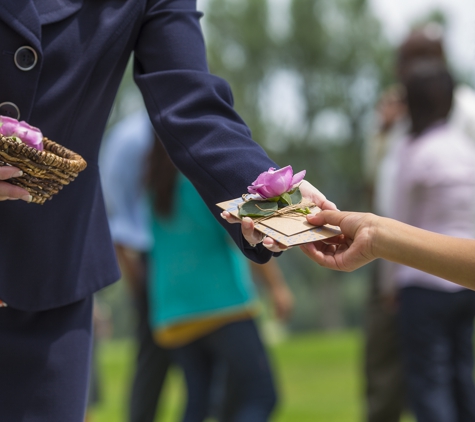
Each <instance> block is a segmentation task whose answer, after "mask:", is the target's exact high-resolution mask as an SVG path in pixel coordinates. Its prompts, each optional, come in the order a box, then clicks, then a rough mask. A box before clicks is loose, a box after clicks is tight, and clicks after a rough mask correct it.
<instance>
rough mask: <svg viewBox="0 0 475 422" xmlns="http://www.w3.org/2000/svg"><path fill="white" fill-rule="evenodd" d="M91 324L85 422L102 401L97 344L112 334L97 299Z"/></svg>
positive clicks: (105, 314) (110, 323)
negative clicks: (91, 338)
mask: <svg viewBox="0 0 475 422" xmlns="http://www.w3.org/2000/svg"><path fill="white" fill-rule="evenodd" d="M92 324H93V335H94V339H93V344H92V357H91V366H90V371H89V391H88V397H87V411H86V417H85V419H84V421H85V422H92V421H93V419H92V417H91V411H92V409H93V408H95V407H96V406H98V405H99V404H100V403H101V401H102V397H103V392H102V388H103V387H102V381H101V370H100V365H99V356H98V353H99V352H98V348H99V343H100V342H101V341H102V340H104V339H107V338H110V337H111V334H112V321H111V319H110V315H109V312H108V308H107V307H105V306H104V305H103V304H101V302H99V300H98V299H97V297H94V305H93V315H92Z"/></svg>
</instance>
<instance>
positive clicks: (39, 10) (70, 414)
mask: <svg viewBox="0 0 475 422" xmlns="http://www.w3.org/2000/svg"><path fill="white" fill-rule="evenodd" d="M200 17H201V13H200V12H198V11H197V10H196V2H195V1H194V0H101V1H91V0H62V1H61V2H59V1H58V0H42V1H39V0H7V1H3V2H2V3H1V5H0V50H1V51H2V54H1V55H0V61H1V64H0V115H5V116H9V117H13V118H16V119H21V120H24V121H27V122H28V123H30V124H31V125H33V126H36V127H38V128H40V129H41V131H42V132H43V134H44V135H45V136H47V137H48V138H50V139H52V140H54V141H55V142H57V143H59V144H62V145H64V146H65V147H67V148H69V149H71V150H73V151H75V152H77V153H79V154H80V155H82V156H83V157H84V158H85V160H86V161H87V163H88V166H87V169H86V170H84V171H83V172H82V173H81V174H80V175H79V177H78V178H77V179H76V180H75V181H74V182H73V183H72V184H71V185H69V186H67V187H65V189H64V190H63V191H61V192H60V193H59V195H57V196H55V197H54V199H53V200H52V201H48V202H47V203H45V204H44V205H42V206H37V205H34V204H28V203H25V201H26V202H29V200H31V198H30V197H29V194H28V192H27V191H25V190H23V189H21V188H18V187H16V186H12V185H11V184H9V183H8V182H7V181H6V180H7V179H9V178H11V177H21V174H20V173H19V171H18V169H16V168H12V167H10V168H6V167H3V168H0V199H3V200H8V199H18V198H20V199H23V201H22V200H20V201H11V200H9V201H5V202H3V203H2V204H1V206H0V221H2V225H1V229H0V233H1V236H0V300H2V301H3V302H5V303H6V304H7V305H8V306H6V307H2V308H1V309H0V312H1V315H0V342H1V344H2V345H6V346H2V348H1V351H0V382H1V384H2V386H5V389H4V390H3V391H2V394H1V395H0V408H1V409H2V419H4V420H7V421H31V420H35V421H48V422H51V421H68V422H79V421H82V420H83V418H84V409H85V405H86V391H87V384H88V379H87V378H88V372H89V371H88V366H89V363H90V354H91V339H92V334H91V315H92V294H93V293H94V292H95V291H97V290H99V289H101V288H103V287H105V286H107V285H109V284H111V283H113V282H114V281H116V280H117V279H119V276H120V274H119V270H118V266H117V263H116V258H115V254H114V249H113V246H112V242H111V239H110V233H109V228H108V223H107V218H106V213H105V210H104V201H103V197H102V192H101V186H100V180H99V166H98V164H97V162H98V151H99V146H100V141H101V139H102V136H103V132H104V128H105V126H106V122H107V119H108V116H109V114H110V110H111V107H112V104H113V101H114V98H115V95H116V93H117V90H118V87H119V84H120V81H121V79H122V76H123V74H124V69H125V67H126V64H127V62H128V60H129V57H130V56H131V54H132V53H133V54H134V77H135V82H136V83H137V85H138V87H139V88H140V90H141V92H142V94H143V97H144V101H145V104H146V107H147V111H148V113H149V116H150V118H151V121H152V124H153V127H154V129H155V131H156V132H157V134H158V136H159V137H160V138H161V139H162V141H163V143H164V144H165V146H166V149H167V152H168V153H169V155H170V157H171V158H172V160H173V161H174V162H175V164H176V166H177V167H178V168H179V169H180V170H181V171H182V172H183V173H184V174H185V176H186V177H187V178H188V179H190V180H191V182H192V183H193V184H194V186H195V187H196V189H197V190H198V192H199V193H200V195H201V196H202V197H203V199H204V200H205V202H206V204H207V205H208V207H209V208H210V209H211V211H212V212H213V213H214V215H215V216H216V217H218V213H219V211H218V208H217V207H216V206H215V204H216V203H217V202H220V201H224V200H227V199H231V198H235V197H238V196H240V195H241V194H242V193H243V192H245V191H246V187H247V186H248V185H249V184H250V183H251V182H252V181H253V180H254V179H255V178H256V177H257V176H258V175H259V174H260V173H261V172H263V171H265V170H267V169H268V168H269V167H278V166H277V165H276V164H275V163H274V162H273V161H272V160H270V159H269V157H268V156H267V154H266V153H265V152H264V151H263V149H262V148H260V147H259V146H258V145H257V144H256V143H255V142H254V141H253V140H252V139H251V134H250V131H249V129H248V127H247V126H246V125H245V123H244V122H243V121H242V120H241V118H240V117H239V116H238V115H237V114H236V112H235V111H234V110H233V99H232V94H231V90H230V88H229V86H228V84H227V83H226V82H225V81H224V80H222V79H220V78H218V77H216V76H213V75H211V74H210V73H209V71H208V66H207V63H206V54H205V45H204V41H203V37H202V33H201V28H200V24H199V19H200ZM130 148H131V149H133V148H134V143H133V139H131V144H130ZM124 171H127V168H124ZM301 190H302V192H303V194H304V195H305V196H308V197H310V199H312V200H313V201H314V202H316V203H317V205H320V206H321V207H323V208H335V206H334V204H332V203H331V202H330V201H327V200H326V198H325V197H324V196H323V195H322V194H321V193H320V192H319V191H318V190H317V189H315V188H314V187H313V186H312V185H310V184H309V183H308V182H303V183H302V185H301ZM219 220H220V221H221V223H222V224H223V225H225V226H226V229H227V230H228V232H229V233H230V234H231V236H232V238H233V239H234V241H235V242H236V243H237V245H238V246H239V247H240V249H241V250H242V252H243V253H244V254H245V255H246V256H247V257H248V258H250V259H252V260H253V261H256V262H261V263H262V262H266V261H268V260H269V259H270V258H271V256H272V255H273V253H274V252H278V251H279V250H280V249H279V246H278V245H277V244H273V243H272V241H271V240H270V239H266V242H265V245H262V244H260V243H259V242H260V241H262V237H261V235H260V234H258V233H257V232H255V231H254V230H253V225H252V222H250V221H245V222H244V223H243V225H242V226H241V225H230V224H225V221H224V220H222V219H219Z"/></svg>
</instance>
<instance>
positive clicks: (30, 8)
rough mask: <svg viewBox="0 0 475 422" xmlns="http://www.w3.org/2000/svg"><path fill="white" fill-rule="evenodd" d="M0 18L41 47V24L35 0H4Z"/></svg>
mask: <svg viewBox="0 0 475 422" xmlns="http://www.w3.org/2000/svg"><path fill="white" fill-rule="evenodd" d="M0 20H1V21H3V22H4V23H5V24H6V25H8V26H10V27H11V28H12V29H13V30H14V31H15V32H18V33H20V34H21V35H22V36H23V37H25V38H26V39H27V40H28V41H30V43H31V44H32V45H33V46H34V47H35V48H37V49H38V50H40V49H41V46H40V40H41V24H40V19H39V16H38V13H37V11H36V8H35V5H34V3H33V0H2V1H1V2H0Z"/></svg>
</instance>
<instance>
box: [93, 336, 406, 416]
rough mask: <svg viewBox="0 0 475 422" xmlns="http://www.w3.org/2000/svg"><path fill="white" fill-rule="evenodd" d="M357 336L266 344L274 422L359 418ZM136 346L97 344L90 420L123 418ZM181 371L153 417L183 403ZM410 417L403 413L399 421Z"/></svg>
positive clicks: (174, 412)
mask: <svg viewBox="0 0 475 422" xmlns="http://www.w3.org/2000/svg"><path fill="white" fill-rule="evenodd" d="M360 345H361V338H360V334H359V333H358V332H357V331H354V332H341V333H328V334H322V333H311V334H303V335H293V336H291V337H288V338H286V339H285V340H283V341H280V342H279V343H277V344H275V345H273V346H269V352H270V354H271V357H272V360H273V364H274V366H275V370H276V377H277V381H278V384H279V390H280V398H281V400H280V405H279V407H278V408H277V410H276V412H275V414H274V417H273V419H272V422H320V421H321V422H358V421H363V417H362V415H363V402H362V400H361V397H362V393H361V392H362V378H361V369H360V368H361V364H360V361H361V359H360ZM133 353H134V347H133V344H132V343H131V342H130V341H108V342H103V343H101V344H100V345H99V361H100V375H101V380H102V393H103V400H102V402H101V403H100V404H99V405H97V406H96V408H94V409H92V411H91V422H126V420H127V418H126V415H127V394H128V385H129V384H128V383H129V380H130V375H131V368H132V363H133ZM183 391H184V390H183V383H182V378H181V374H180V373H179V371H177V370H175V371H173V372H172V373H171V375H170V377H169V378H168V380H167V384H166V387H165V391H164V394H163V397H162V399H161V403H160V413H159V415H157V419H156V420H157V421H159V420H160V422H177V421H179V420H180V414H181V410H182V408H183V404H184V401H185V399H186V398H185V397H184V394H183ZM411 421H413V420H412V419H410V418H409V417H406V418H405V419H404V421H403V422H411Z"/></svg>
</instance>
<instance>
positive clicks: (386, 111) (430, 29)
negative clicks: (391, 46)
mask: <svg viewBox="0 0 475 422" xmlns="http://www.w3.org/2000/svg"><path fill="white" fill-rule="evenodd" d="M442 35H443V29H442V27H441V26H440V25H439V24H436V23H429V24H427V25H425V26H423V27H421V28H417V29H414V30H413V31H411V32H410V33H409V35H408V36H407V37H406V39H405V40H404V41H403V42H402V43H401V45H400V46H399V48H398V50H397V53H396V66H395V73H396V79H397V81H398V82H399V84H398V85H394V86H392V87H390V88H389V89H388V90H387V91H386V92H384V93H383V95H382V97H381V100H380V102H379V103H378V107H377V110H376V112H377V116H378V120H377V122H378V127H377V130H376V132H375V134H374V135H373V136H372V137H370V138H368V140H367V142H366V145H365V160H364V169H365V171H366V179H367V181H368V186H369V191H370V192H371V195H370V196H371V198H372V204H373V210H374V212H376V213H377V214H379V215H382V216H386V217H392V216H394V215H393V212H394V205H395V204H394V188H395V180H396V176H395V172H396V168H397V161H398V150H399V148H400V144H401V143H402V142H403V140H404V139H405V137H406V135H407V134H408V131H409V128H410V122H409V118H408V116H407V107H406V105H405V99H404V96H405V94H404V88H403V86H402V84H401V82H402V81H403V80H404V78H405V75H406V74H407V72H408V69H410V66H411V64H412V63H413V62H414V61H415V60H419V59H424V58H427V59H430V58H434V59H439V60H442V61H445V52H444V48H443V37H442ZM449 120H450V124H451V125H454V126H456V127H457V128H459V129H461V130H462V131H463V132H465V133H466V134H467V135H468V136H469V137H471V139H473V140H474V141H475V130H474V129H475V93H474V91H473V89H472V88H470V87H469V86H467V85H463V84H458V85H457V86H456V88H455V91H454V101H453V107H452V109H451V111H450V119H449ZM390 272H391V264H388V263H386V262H384V261H377V262H375V263H374V265H373V268H372V270H371V274H372V275H371V282H370V289H369V295H368V304H367V308H366V329H365V353H364V367H365V378H366V418H367V421H368V422H393V421H394V422H396V421H399V420H400V416H401V414H402V412H403V411H404V409H405V407H406V404H405V390H406V387H405V385H404V378H403V376H402V361H401V358H400V352H399V348H400V345H399V340H398V333H397V321H396V318H397V310H398V305H397V303H398V299H397V298H398V289H397V286H396V284H395V283H394V281H393V279H392V278H391V276H390Z"/></svg>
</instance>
